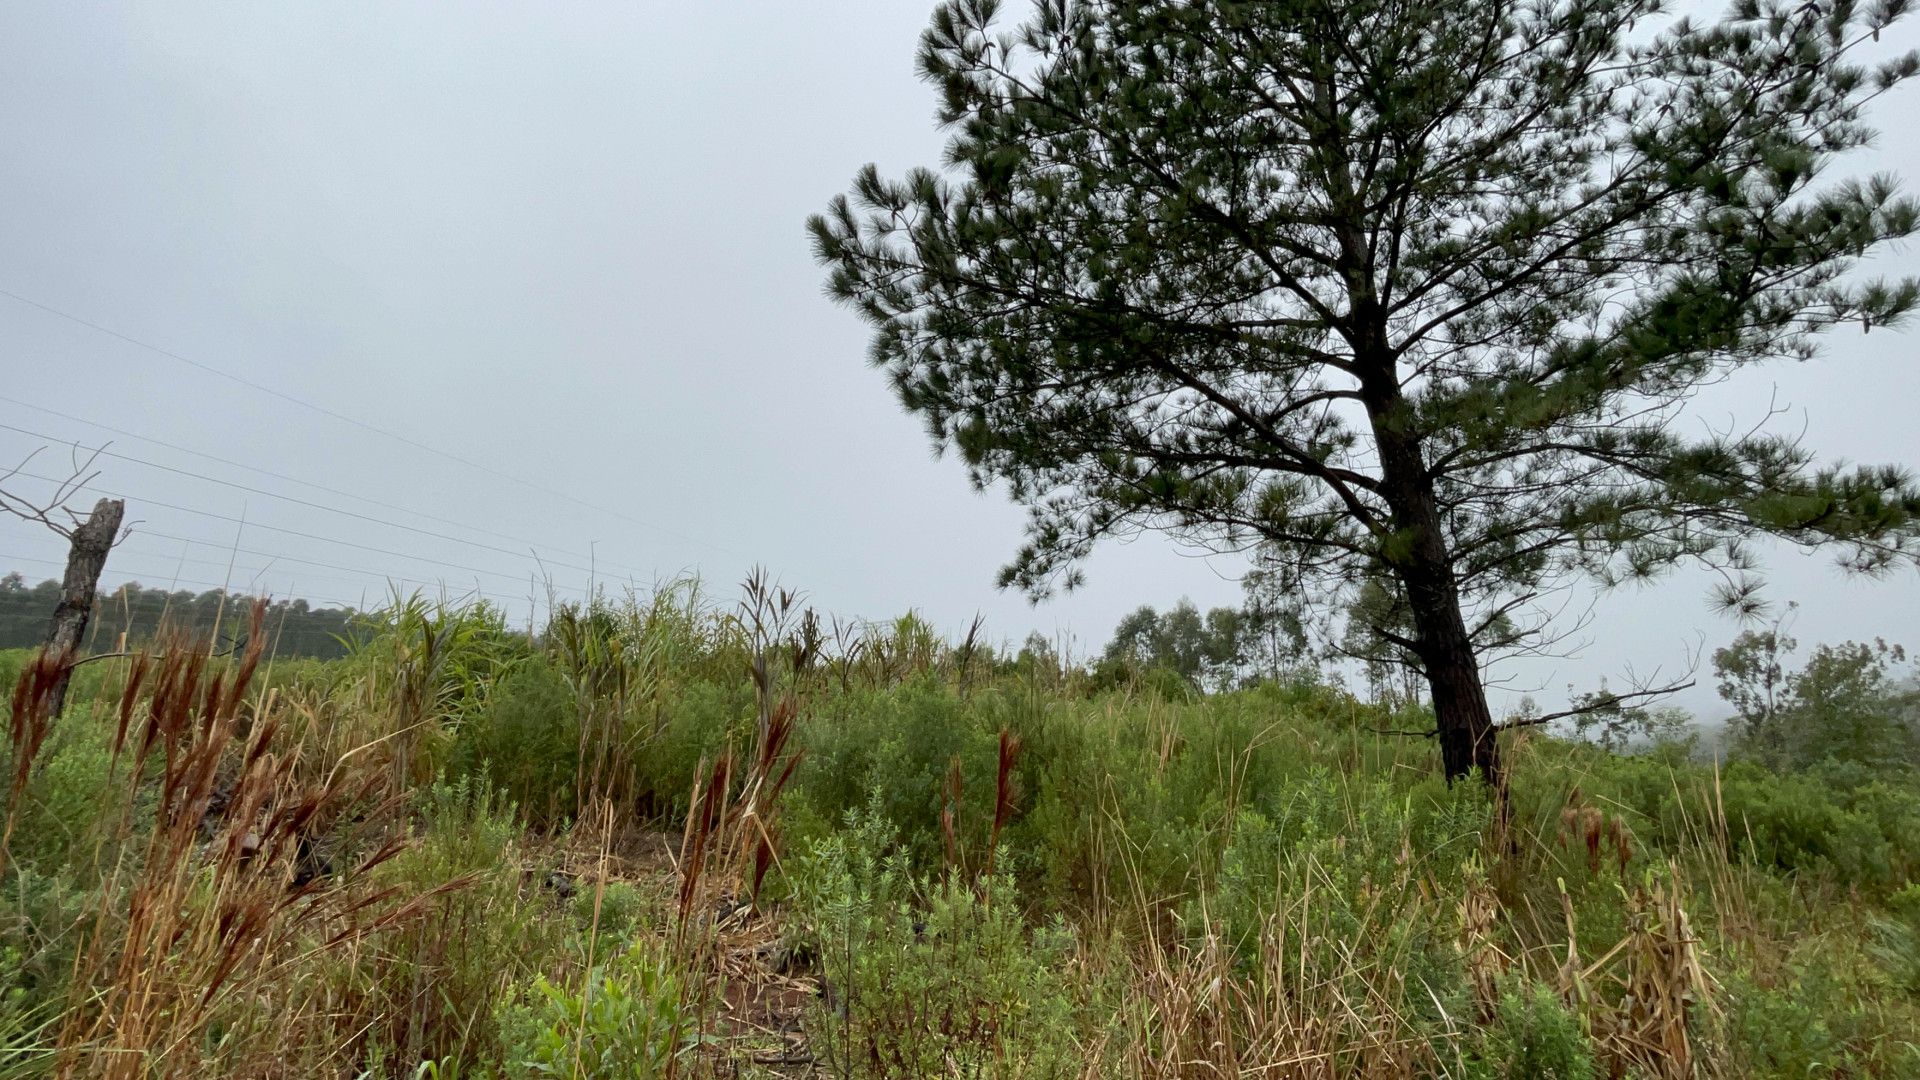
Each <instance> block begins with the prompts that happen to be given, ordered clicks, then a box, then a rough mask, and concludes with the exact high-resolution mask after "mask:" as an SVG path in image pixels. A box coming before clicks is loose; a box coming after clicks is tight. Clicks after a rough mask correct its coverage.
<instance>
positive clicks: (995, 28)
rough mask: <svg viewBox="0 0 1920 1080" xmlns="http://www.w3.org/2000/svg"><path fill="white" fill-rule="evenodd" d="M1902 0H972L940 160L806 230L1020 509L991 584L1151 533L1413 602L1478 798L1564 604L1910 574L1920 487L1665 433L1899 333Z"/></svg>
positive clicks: (1447, 725) (1910, 70) (946, 108)
mask: <svg viewBox="0 0 1920 1080" xmlns="http://www.w3.org/2000/svg"><path fill="white" fill-rule="evenodd" d="M1905 6H1906V5H1905V3H1904V0H1886V2H1882V3H1878V4H1859V5H1856V4H1851V3H1835V2H1828V0H1810V2H1805V3H1791V4H1789V3H1755V2H1742V3H1739V4H1737V5H1736V6H1735V7H1734V8H1733V9H1732V10H1731V11H1729V12H1727V13H1726V14H1725V16H1724V17H1723V18H1721V19H1719V20H1717V21H1713V22H1710V23H1696V22H1693V21H1689V20H1687V19H1681V18H1675V17H1673V16H1671V15H1669V14H1667V13H1666V12H1665V11H1664V7H1663V5H1662V4H1660V3H1657V2H1650V0H1575V2H1544V0H1543V2H1510V0H1274V2H1248V3H1227V2H1209V0H1189V2H1183V3H1175V2H1164V0H1163V2H1145V0H1140V2H1126V0H1085V2H1068V0H1044V2H1042V3H1040V4H1038V5H1037V6H1036V7H1035V8H1034V9H1033V11H1032V12H1031V14H1030V15H1029V16H1027V17H1026V19H1025V20H1024V21H1023V22H1019V23H1017V24H1016V25H1011V26H1003V25H1002V20H1001V19H1000V17H999V12H998V11H997V8H998V7H999V5H998V4H996V3H994V2H992V0H952V2H949V3H946V4H944V5H942V6H941V7H940V8H939V9H938V10H937V12H936V14H935V15H934V18H933V21H932V24H931V26H930V28H929V29H928V31H927V32H926V34H925V36H924V39H923V43H922V47H921V51H920V56H919V62H920V67H921V70H922V72H923V74H924V75H925V77H926V78H927V79H928V80H929V81H931V82H932V83H933V84H935V85H936V86H937V87H938V88H939V91H940V94H941V98H942V105H941V109H940V118H941V120H942V122H943V123H944V124H945V125H946V126H947V128H948V130H949V131H950V132H951V133H952V137H951V140H950V143H949V145H948V150H947V161H946V163H945V166H944V167H943V168H942V169H940V170H931V169H922V170H916V171H913V172H911V173H909V174H907V175H906V176H905V178H904V179H899V180H892V179H886V178H883V177H882V176H881V175H880V174H879V173H878V172H877V171H876V170H875V169H874V168H872V167H868V168H867V169H866V170H864V171H863V172H862V173H860V175H859V176H858V178H857V180H856V181H855V185H854V189H853V191H852V193H851V197H842V198H840V199H837V200H835V202H834V203H833V204H832V206H831V207H830V208H829V210H828V211H827V213H825V214H824V215H821V216H819V217H816V218H815V219H813V221H812V222H811V223H810V227H811V230H812V235H813V242H814V245H815V248H816V252H817V255H818V257H819V258H820V259H821V261H822V262H823V263H824V264H826V265H827V266H828V267H829V268H830V270H831V280H830V286H829V287H830V290H831V292H832V294H833V295H834V296H836V297H838V298H840V299H841V300H843V301H846V302H848V303H849V304H851V305H853V306H855V307H856V308H857V310H858V311H859V312H860V313H861V314H862V315H863V316H864V317H865V318H866V319H867V320H868V321H869V322H870V323H871V325H872V326H873V328H874V335H873V359H874V361H875V363H876V364H878V365H879V366H881V367H883V368H884V369H885V370H886V371H887V372H888V373H889V374H890V375H891V377H892V379H893V382H894V384H895V386H896V387H897V390H898V393H899V396H900V399H901V401H902V402H903V403H904V404H905V406H906V407H907V408H908V409H909V410H911V411H913V412H915V413H917V414H919V415H920V416H921V417H923V418H924V419H925V421H926V423H927V425H928V428H929V430H930V432H931V434H932V438H933V440H934V442H935V444H936V445H937V446H939V447H941V448H952V449H954V450H957V451H958V452H959V454H960V455H961V456H962V458H963V459H964V460H965V462H966V464H967V466H968V467H969V469H970V470H971V474H972V477H973V479H974V481H975V482H976V483H977V484H979V485H982V486H986V485H990V484H995V483H1004V484H1006V485H1007V486H1008V488H1009V490H1010V491H1011V493H1012V494H1013V496H1014V497H1015V498H1016V499H1017V500H1019V501H1020V502H1021V503H1022V504H1024V505H1025V506H1026V507H1028V508H1029V510H1030V513H1031V518H1030V523H1029V527H1028V537H1027V543H1026V544H1025V546H1024V547H1023V548H1022V549H1021V550H1020V551H1019V553H1018V555H1017V556H1016V557H1015V558H1014V560H1013V561H1012V562H1011V564H1010V565H1009V566H1008V567H1007V568H1006V570H1005V571H1004V572H1003V582H1002V583H1003V584H1005V585H1010V586H1015V587H1018V588H1021V589H1023V590H1026V591H1027V592H1029V593H1031V594H1033V595H1035V596H1041V595H1045V594H1046V593H1048V592H1049V591H1051V590H1053V589H1055V588H1059V587H1063V586H1065V587H1071V586H1072V585H1074V584H1076V583H1077V582H1078V580H1079V574H1080V571H1079V569H1078V566H1079V563H1080V560H1081V559H1082V558H1083V557H1084V556H1085V555H1086V554H1087V553H1088V552H1089V551H1090V550H1091V549H1092V548H1093V546H1094V545H1095V544H1096V543H1097V542H1098V541H1099V540H1101V539H1102V538H1104V537H1108V536H1112V535H1116V534H1123V533H1128V532H1132V531H1137V530H1140V529H1146V528H1152V529H1164V530H1168V531H1171V532H1173V533H1175V534H1177V535H1179V536H1181V537H1183V538H1185V539H1187V540H1189V541H1191V542H1195V543H1200V544H1206V545H1211V546H1213V547H1216V548H1231V549H1240V548H1251V547H1256V546H1257V547H1258V548H1259V549H1260V550H1261V551H1262V553H1263V555H1264V556H1265V557H1266V558H1268V559H1272V560H1277V561H1278V562H1280V563H1282V564H1284V565H1287V566H1289V567H1291V568H1292V571H1293V572H1296V573H1299V574H1301V575H1305V576H1308V577H1312V576H1316V575H1317V576H1319V577H1320V578H1321V580H1322V581H1324V582H1327V583H1329V587H1334V588H1338V587H1341V586H1342V585H1344V584H1351V583H1357V582H1361V581H1365V580H1370V579H1371V580H1379V579H1385V580H1389V581H1391V582H1393V583H1395V585H1396V587H1397V588H1398V590H1399V595H1400V597H1401V602H1402V603H1403V604H1404V605H1405V606H1406V608H1407V612H1408V622H1409V623H1410V625H1411V627H1412V630H1411V632H1410V634H1409V635H1407V636H1404V637H1395V639H1394V640H1395V643H1396V644H1399V645H1402V646H1403V647H1405V648H1406V649H1407V650H1408V651H1409V652H1411V653H1412V654H1414V655H1415V656H1417V657H1418V658H1419V659H1420V661H1421V662H1422V663H1423V665H1424V667H1425V670H1426V673H1427V676H1428V678H1429V680H1430V681H1431V682H1432V683H1433V691H1434V704H1435V709H1436V713H1437V714H1438V716H1439V721H1440V722H1439V728H1440V734H1441V736H1442V744H1443V748H1445V749H1446V753H1447V767H1448V771H1449V774H1450V775H1452V774H1457V773H1459V772H1460V771H1462V770H1463V769H1464V768H1465V765H1463V764H1462V763H1461V762H1462V761H1465V760H1466V759H1460V760H1456V759H1457V758H1459V756H1460V754H1462V753H1465V754H1468V755H1469V757H1470V758H1471V759H1472V762H1473V764H1474V765H1476V766H1478V767H1482V768H1486V769H1488V770H1489V771H1491V770H1492V769H1493V767H1494V765H1495V761H1494V758H1493V757H1492V756H1490V755H1492V754H1493V750H1492V748H1491V745H1490V744H1491V727H1490V724H1489V722H1488V721H1487V720H1486V711H1487V710H1486V705H1485V702H1484V694H1483V693H1482V691H1481V687H1480V683H1479V677H1478V673H1477V670H1475V671H1472V672H1471V673H1469V672H1468V671H1466V670H1463V665H1466V666H1468V667H1471V666H1472V664H1473V662H1474V656H1475V653H1476V651H1477V650H1478V649H1480V648H1483V647H1484V646H1485V645H1486V643H1487V642H1486V637H1487V634H1488V632H1489V630H1490V628H1494V627H1500V628H1501V629H1500V633H1501V634H1507V633H1510V632H1511V627H1512V625H1513V624H1512V622H1511V615H1512V613H1513V612H1514V611H1516V610H1518V609H1521V608H1523V607H1524V606H1525V605H1527V604H1528V603H1529V602H1530V601H1531V600H1532V599H1533V598H1535V597H1537V596H1538V595H1540V594H1541V593H1542V591H1543V590H1545V589H1549V588H1553V587H1555V586H1556V585H1557V584H1559V583H1563V582H1565V581H1568V580H1571V579H1572V578H1573V577H1574V576H1577V575H1589V576H1592V577H1594V578H1597V579H1598V580H1600V581H1602V582H1614V581H1619V580H1622V579H1625V578H1629V577H1647V576H1650V575H1654V574H1657V573H1659V572H1660V571H1661V570H1663V569H1665V568H1667V567H1670V566H1673V565H1675V564H1677V563H1680V562H1684V561H1704V562H1708V563H1711V564H1714V565H1718V566H1722V567H1726V568H1731V570H1732V571H1734V576H1733V577H1731V578H1730V580H1733V581H1736V582H1739V581H1745V580H1746V579H1745V578H1743V577H1741V576H1739V575H1740V574H1742V573H1744V571H1745V570H1746V569H1747V567H1748V565H1749V556H1748V555H1747V552H1746V549H1745V544H1746V542H1748V541H1750V540H1751V539H1753V538H1754V537H1756V536H1760V535H1770V536H1776V537H1781V538H1784V539H1786V540H1787V541H1789V542H1792V543H1795V544H1801V545H1822V544H1837V545H1839V547H1840V549H1841V551H1842V553H1843V560H1844V561H1845V563H1846V564H1847V565H1849V566H1851V567H1854V568H1857V569H1862V570H1883V569H1887V568H1890V567H1892V566H1895V565H1898V564H1901V563H1911V562H1912V561H1913V560H1914V557H1915V553H1916V550H1920V548H1916V540H1920V536H1917V535H1916V534H1917V533H1920V487H1916V485H1915V483H1914V481H1913V480H1912V478H1911V477H1910V476H1909V475H1908V474H1907V473H1906V472H1905V471H1904V470H1902V469H1899V468H1894V467H1842V466H1838V465H1826V464H1823V463H1821V462H1820V461H1818V460H1817V459H1816V458H1815V456H1814V455H1813V454H1812V453H1811V452H1810V451H1809V450H1807V449H1806V448H1805V447H1803V446H1802V445H1801V444H1800V443H1799V442H1798V441H1797V440H1796V439H1794V438H1792V437H1789V436H1787V435H1783V434H1779V433H1776V432H1773V431H1770V430H1768V429H1766V428H1765V427H1764V426H1760V427H1756V428H1754V429H1751V430H1740V431H1732V432H1727V433H1724V434H1713V433H1705V434H1702V433H1698V432H1696V431H1695V430H1694V428H1695V425H1691V424H1689V425H1684V426H1685V428H1686V430H1684V431H1683V430H1682V427H1683V425H1678V424H1676V423H1674V421H1675V419H1676V417H1677V416H1678V415H1679V413H1680V411H1681V410H1682V409H1683V407H1684V406H1685V404H1686V403H1687V402H1688V400H1689V399H1690V398H1691V397H1693V396H1694V395H1695V393H1696V392H1697V391H1699V390H1700V389H1702V388H1703V387H1706V386H1709V385H1712V384H1716V383H1720V382H1723V381H1725V380H1727V379H1728V378H1729V377H1730V376H1732V375H1733V374H1734V373H1735V372H1737V371H1738V370H1739V369H1740V368H1743V367H1745V366H1748V365H1752V364H1758V363H1763V362H1767V361H1779V360H1800V359H1806V358H1808V357H1810V356H1812V355H1813V353H1814V350H1815V344H1816V341H1817V340H1818V339H1819V337H1820V336H1821V334H1822V332H1823V331H1826V330H1828V329H1829V328H1833V327H1848V328H1850V329H1851V330H1852V331H1853V332H1863V331H1869V330H1876V329H1879V328H1881V327H1883V326H1891V325H1893V324H1896V323H1897V322H1899V320H1900V319H1901V318H1902V316H1903V315H1905V314H1906V313H1907V312H1908V311H1909V310H1910V309H1911V308H1912V307H1913V305H1914V302H1915V299H1916V285H1915V283H1914V282H1913V281H1911V280H1892V281H1889V280H1880V279H1876V278H1873V277H1871V276H1869V275H1867V274H1865V273H1863V268H1862V259H1863V257H1865V256H1867V255H1869V254H1871V253H1873V252H1874V251H1875V249H1877V248H1879V247H1881V246H1882V245H1885V244H1886V243H1888V242H1889V241H1892V240H1896V239H1898V238H1901V237H1904V236H1907V235H1908V234H1909V233H1911V232H1912V231H1913V230H1914V228H1915V224H1916V215H1917V210H1916V204H1915V203H1914V202H1913V201H1912V200H1910V199H1908V198H1906V197H1904V196H1902V195H1900V194H1899V193H1898V191H1897V187H1898V185H1897V183H1896V181H1895V179H1894V178H1892V177H1853V178H1849V177H1844V176H1840V175H1836V172H1837V169H1836V161H1837V159H1839V158H1840V157H1842V156H1843V155H1845V154H1846V152H1847V151H1849V150H1854V149H1857V148H1860V147H1863V146H1865V145H1867V144H1868V143H1869V142H1870V140H1871V138H1872V135H1873V133H1872V131H1871V130H1870V129H1869V128H1868V127H1867V126H1866V124H1865V121H1864V114H1865V112H1866V109H1867V106H1868V105H1869V103H1871V102H1872V101H1873V100H1874V99H1875V98H1877V97H1879V96H1880V95H1882V94H1884V93H1885V92H1887V91H1888V90H1889V89H1891V88H1892V87H1894V86H1896V85H1897V84H1899V83H1900V82H1901V81H1903V80H1905V79H1907V78H1909V77H1911V76H1912V75H1913V74H1914V73H1915V71H1916V68H1917V67H1920V62H1917V61H1916V58H1915V56H1914V55H1912V54H1905V55H1894V56H1889V55H1887V54H1888V53H1889V52H1891V50H1890V48H1889V47H1888V46H1887V45H1886V44H1884V43H1881V40H1880V39H1881V35H1882V31H1884V30H1885V29H1886V28H1887V27H1889V26H1890V25H1892V24H1893V23H1894V21H1895V20H1896V19H1897V18H1899V17H1900V16H1901V15H1902V13H1903V11H1904V8H1905ZM1744 588H1745V586H1742V587H1741V588H1740V589H1737V590H1735V591H1734V593H1733V594H1732V595H1730V596H1729V597H1728V600H1729V602H1736V603H1737V602H1743V601H1745V600H1746V599H1747V597H1746V594H1745V592H1744ZM1396 633H1397V632H1396ZM1463 651H1464V656H1463ZM1469 674H1471V679H1470V680H1469V682H1470V685H1464V684H1462V683H1461V680H1463V679H1468V675H1469ZM1442 683H1445V684H1446V685H1442ZM1476 701H1477V704H1474V702H1476ZM1463 710H1464V711H1463ZM1468 714H1471V715H1468ZM1469 728H1471V729H1473V730H1472V731H1468V730H1467V729H1469ZM1461 732H1466V735H1461V734H1460V733H1461ZM1452 736H1460V737H1462V738H1468V739H1469V741H1468V742H1465V743H1457V744H1456V745H1449V743H1448V740H1449V738H1450V737H1452ZM1482 743H1487V744H1489V745H1488V746H1487V747H1486V748H1485V749H1484V750H1483V749H1480V745H1481V744H1482ZM1475 755H1479V756H1475Z"/></svg>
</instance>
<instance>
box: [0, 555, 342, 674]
mask: <svg viewBox="0 0 1920 1080" xmlns="http://www.w3.org/2000/svg"><path fill="white" fill-rule="evenodd" d="M59 602H60V583H59V582H57V581H43V582H41V583H40V584H38V585H28V584H27V580H26V578H24V577H22V576H21V575H20V574H18V573H11V574H8V575H6V576H5V577H0V649H22V648H34V647H36V646H38V645H40V644H41V643H42V642H44V641H45V640H46V636H47V620H48V619H49V618H51V617H52V615H53V608H54V605H55V604H58V603H59ZM252 602H253V600H252V598H251V597H247V596H238V595H235V596H229V597H227V598H226V614H225V616H224V617H222V618H221V620H220V628H221V629H220V634H221V637H222V638H226V637H228V636H230V635H236V634H239V633H240V632H241V631H242V629H243V628H244V626H245V619H246V614H245V612H246V610H247V606H248V605H249V604H251V603H252ZM220 610H221V594H220V593H219V592H218V591H212V590H210V591H208V592H203V593H193V592H189V591H186V590H184V589H183V590H181V591H178V592H169V591H167V590H165V589H150V588H146V587H143V586H141V585H139V584H137V583H129V584H126V585H122V586H120V587H119V588H117V589H115V590H113V591H112V592H108V593H103V594H102V595H101V597H100V601H99V603H98V604H97V605H96V606H95V608H94V613H93V625H92V628H91V629H90V631H89V636H90V637H91V642H90V647H91V648H92V649H93V650H94V651H104V650H107V649H111V648H113V647H114V646H115V645H117V644H118V643H119V640H120V635H121V634H122V633H125V634H126V635H127V639H128V640H129V641H131V642H135V643H138V642H142V641H146V640H149V639H151V638H152V637H153V634H154V632H155V630H157V629H158V628H159V627H160V626H162V625H166V626H170V627H175V628H180V629H185V630H187V631H189V632H190V633H193V634H195V635H199V636H205V635H206V634H208V633H210V632H211V631H212V630H213V627H214V620H215V617H216V615H217V614H218V613H219V612H220ZM357 614H358V613H357V612H355V611H353V609H351V608H314V607H309V606H308V605H307V602H306V601H305V600H290V601H289V600H281V601H278V602H276V603H274V604H273V605H272V606H271V607H269V608H268V609H267V623H266V625H267V630H268V632H269V633H270V634H271V635H272V638H271V639H270V640H269V643H268V646H269V649H270V650H271V651H273V652H275V653H277V654H278V655H280V656H314V657H320V658H323V659H324V658H331V657H336V656H340V655H342V654H344V653H345V651H346V650H345V648H344V646H342V645H341V643H340V641H339V638H340V637H343V636H345V635H346V634H347V632H348V630H349V628H350V627H351V625H352V623H353V620H354V618H355V617H356V615H357Z"/></svg>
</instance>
